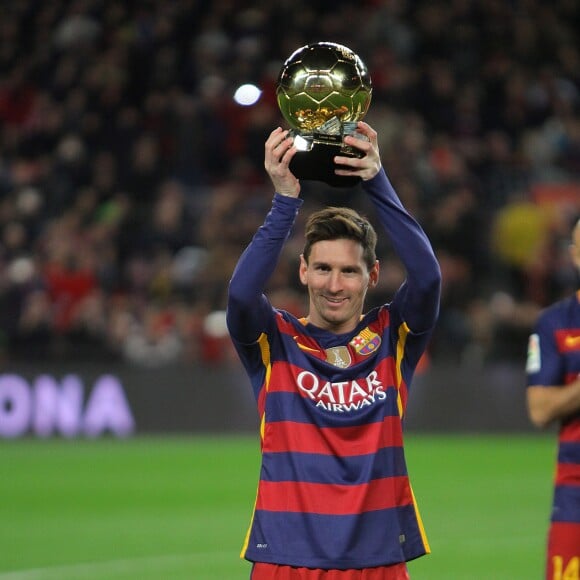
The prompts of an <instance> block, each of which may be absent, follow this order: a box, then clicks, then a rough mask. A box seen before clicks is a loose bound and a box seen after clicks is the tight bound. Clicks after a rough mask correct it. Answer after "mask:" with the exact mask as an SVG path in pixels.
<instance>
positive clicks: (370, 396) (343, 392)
mask: <svg viewBox="0 0 580 580" xmlns="http://www.w3.org/2000/svg"><path fill="white" fill-rule="evenodd" d="M296 383H297V385H298V388H299V389H300V391H301V392H302V393H303V394H305V395H306V396H307V397H308V398H309V399H311V400H312V401H314V402H315V403H316V406H317V407H318V408H320V409H324V410H326V411H330V412H332V413H346V412H348V411H356V410H359V409H363V408H365V407H368V406H369V405H373V404H375V403H376V402H377V401H383V400H384V399H386V398H387V394H386V393H385V388H384V385H383V384H382V383H381V381H380V380H379V379H378V373H377V372H376V371H372V372H371V373H369V374H368V375H367V376H366V377H364V378H360V379H356V380H350V381H339V382H330V381H325V380H323V379H321V378H320V377H317V376H316V375H315V374H314V373H311V372H310V371H302V372H301V373H299V374H298V376H297V377H296Z"/></svg>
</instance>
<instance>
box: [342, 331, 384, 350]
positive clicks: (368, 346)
mask: <svg viewBox="0 0 580 580" xmlns="http://www.w3.org/2000/svg"><path fill="white" fill-rule="evenodd" d="M349 344H350V346H352V347H353V348H354V349H355V350H356V352H358V354H362V355H363V356H367V355H369V354H372V353H373V352H375V350H377V348H379V346H380V345H381V337H380V336H379V335H378V334H377V333H376V332H372V330H369V328H365V329H364V330H362V331H361V332H360V334H357V335H356V336H355V337H354V338H353V339H352V340H351V341H350V343H349Z"/></svg>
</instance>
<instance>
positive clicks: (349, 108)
mask: <svg viewBox="0 0 580 580" xmlns="http://www.w3.org/2000/svg"><path fill="white" fill-rule="evenodd" d="M371 95H372V84H371V77H370V75H369V72H368V70H367V67H366V66H365V64H364V63H363V61H362V60H361V59H360V57H359V56H358V55H357V54H355V53H354V52H353V51H352V50H351V49H350V48H347V47H346V46H343V45H341V44H336V43H334V42H317V43H314V44H307V45H306V46H303V47H301V48H299V49H298V50H296V51H295V52H294V53H292V55H291V56H290V57H289V58H288V59H287V60H286V62H285V63H284V65H283V66H282V69H281V71H280V75H279V77H278V82H277V85H276V97H277V99H278V106H279V108H280V112H281V113H282V116H283V117H284V119H285V120H286V121H287V123H288V124H289V125H290V126H291V127H292V128H293V129H297V130H298V131H300V132H301V133H310V132H312V131H314V130H315V129H316V128H318V127H319V126H320V125H322V124H323V123H325V122H326V121H328V120H329V119H332V118H333V117H337V118H338V119H339V120H340V121H342V122H349V121H360V120H361V119H362V118H363V117H364V116H365V115H366V112H367V111H368V108H369V105H370V103H371Z"/></svg>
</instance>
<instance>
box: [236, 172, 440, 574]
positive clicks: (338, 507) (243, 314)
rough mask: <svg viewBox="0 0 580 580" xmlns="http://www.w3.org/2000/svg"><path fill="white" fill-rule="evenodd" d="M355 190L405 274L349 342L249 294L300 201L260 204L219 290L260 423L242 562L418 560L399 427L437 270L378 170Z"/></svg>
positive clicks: (326, 564)
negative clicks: (259, 221)
mask: <svg viewBox="0 0 580 580" xmlns="http://www.w3.org/2000/svg"><path fill="white" fill-rule="evenodd" d="M363 187H364V188H365V190H366V191H367V193H368V194H369V195H370V197H371V199H372V200H373V201H374V202H375V206H376V208H377V215H378V217H379V220H380V221H381V223H382V225H383V226H384V227H385V229H386V230H387V232H388V233H389V234H390V237H391V240H392V241H393V245H394V246H395V249H396V250H397V252H398V254H399V256H400V257H401V260H402V262H403V263H404V264H405V266H406V267H407V271H408V277H407V280H406V281H405V283H404V284H403V285H402V286H401V288H400V289H399V291H398V292H397V293H396V295H395V297H394V299H393V301H392V302H391V303H390V304H385V305H383V306H380V307H377V308H374V309H373V310H371V311H370V312H368V313H367V314H366V315H364V316H363V317H362V318H361V320H360V322H359V324H358V325H357V327H356V328H355V329H354V330H353V331H352V332H349V333H346V334H339V335H337V334H333V333H330V332H328V331H326V330H322V329H320V328H317V327H315V326H313V325H311V324H308V323H307V322H306V320H305V319H297V318H296V317H294V316H293V315H291V314H289V313H288V312H285V311H282V310H278V309H275V308H273V307H272V306H271V305H270V303H269V301H268V299H267V298H266V297H265V295H264V294H263V288H264V286H265V284H266V281H267V280H268V278H269V276H270V274H271V273H272V271H273V269H274V267H275V265H276V262H277V259H278V257H279V254H280V251H281V249H282V246H283V244H284V242H285V240H286V238H287V237H288V234H289V232H290V229H291V227H292V225H293V222H294V218H295V215H296V213H297V211H298V209H299V207H300V205H301V201H300V200H296V199H292V198H285V197H283V196H279V195H276V196H275V197H274V202H273V206H272V210H271V211H270V213H269V214H268V216H267V218H266V221H265V223H264V225H263V226H262V227H261V228H260V229H259V230H258V232H257V233H256V235H255V236H254V238H253V240H252V242H251V244H250V245H249V247H248V248H247V249H246V251H245V252H244V254H243V256H242V257H241V259H240V261H239V263H238V266H237V268H236V270H235V272H234V275H233V277H232V281H231V283H230V295H229V304H228V326H229V329H230V334H231V336H232V340H233V342H234V345H235V347H236V349H237V351H238V353H239V356H240V359H241V361H242V363H243V364H244V366H245V368H246V370H247V373H248V376H249V378H250V381H251V384H252V388H253V390H254V394H255V397H256V401H257V407H258V413H259V416H260V419H261V428H260V432H261V451H262V465H261V471H260V480H259V485H258V493H257V499H256V504H255V509H254V512H253V516H252V522H251V525H250V529H249V531H248V535H247V537H246V541H245V543H244V547H243V550H242V555H243V556H244V557H245V558H247V559H248V560H251V561H255V562H269V563H275V564H286V565H291V566H303V567H309V568H323V569H349V568H368V567H374V566H383V565H389V564H395V563H399V562H404V561H408V560H411V559H413V558H417V557H419V556H421V555H423V554H425V553H427V552H428V551H429V545H428V542H427V538H426V535H425V531H424V529H423V525H422V523H421V519H420V517H419V512H418V509H417V505H416V503H415V498H414V495H413V491H412V489H411V485H410V482H409V476H408V472H407V466H406V461H405V454H404V448H403V416H404V412H405V407H406V403H407V395H408V388H409V385H410V382H411V378H412V376H413V373H414V370H415V368H416V365H417V363H418V361H419V359H420V357H421V355H422V353H423V352H424V350H425V348H426V346H427V343H428V340H429V337H430V332H431V330H432V328H433V325H434V323H435V320H436V317H437V312H438V304H439V288H440V272H439V267H438V264H437V261H436V259H435V257H434V255H433V252H432V249H431V246H430V244H429V242H428V240H427V238H426V236H425V234H424V233H423V231H422V229H421V228H420V226H419V225H418V224H417V222H416V221H415V220H414V219H413V218H412V217H411V216H410V215H409V214H408V213H407V212H406V210H405V209H404V208H403V207H402V205H401V203H400V201H399V200H398V198H397V196H396V194H395V192H394V191H393V189H392V187H391V186H390V183H389V182H388V179H387V178H386V175H385V174H384V172H383V171H381V172H380V173H379V175H378V176H377V177H375V178H374V179H373V180H370V181H369V182H365V183H364V185H363Z"/></svg>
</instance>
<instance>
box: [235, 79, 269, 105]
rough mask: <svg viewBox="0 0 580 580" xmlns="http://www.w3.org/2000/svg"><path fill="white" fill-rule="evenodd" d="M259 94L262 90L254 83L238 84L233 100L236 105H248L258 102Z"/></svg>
mask: <svg viewBox="0 0 580 580" xmlns="http://www.w3.org/2000/svg"><path fill="white" fill-rule="evenodd" d="M261 94H262V91H261V90H260V89H259V88H258V87H257V86H256V85H252V84H245V85H240V86H239V87H238V88H237V89H236V92H235V93H234V101H236V103H238V105H243V106H244V107H249V106H251V105H255V104H256V103H257V102H258V100H259V98H260V96H261Z"/></svg>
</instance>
